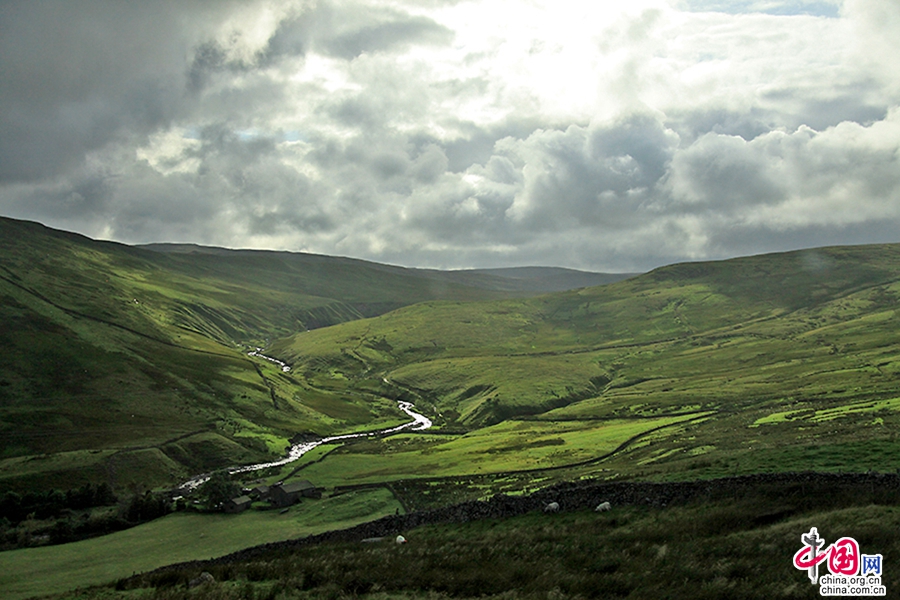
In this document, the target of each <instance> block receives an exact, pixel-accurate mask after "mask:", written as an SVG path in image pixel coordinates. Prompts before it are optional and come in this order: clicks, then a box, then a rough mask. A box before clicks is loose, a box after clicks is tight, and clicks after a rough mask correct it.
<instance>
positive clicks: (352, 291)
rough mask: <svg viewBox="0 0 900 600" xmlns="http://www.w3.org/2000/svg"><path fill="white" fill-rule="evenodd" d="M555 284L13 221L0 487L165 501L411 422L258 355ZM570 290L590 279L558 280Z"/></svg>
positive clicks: (5, 270) (0, 221)
mask: <svg viewBox="0 0 900 600" xmlns="http://www.w3.org/2000/svg"><path fill="white" fill-rule="evenodd" d="M526 275H527V274H526ZM546 275H547V273H546V272H545V271H541V272H540V273H535V274H534V276H530V277H526V278H525V279H524V280H523V279H522V273H518V272H517V273H516V280H515V281H516V282H518V283H515V284H513V285H512V286H510V285H509V283H508V281H510V280H509V278H508V277H504V276H501V275H491V274H487V273H461V272H441V271H428V270H416V269H405V268H401V267H394V266H389V265H380V264H377V263H371V262H367V261H361V260H354V259H348V258H336V257H327V256H319V255H311V254H299V253H288V252H264V251H242V250H226V249H221V248H207V247H201V246H192V245H173V244H156V245H152V246H148V247H130V246H126V245H122V244H117V243H111V242H100V241H95V240H91V239H88V238H86V237H84V236H80V235H77V234H72V233H67V232H63V231H56V230H53V229H50V228H47V227H44V226H42V225H39V224H37V223H31V222H25V221H17V220H13V219H6V218H0V319H2V320H0V323H2V327H0V344H2V348H3V349H4V351H3V352H2V353H0V441H2V444H0V459H3V460H2V462H0V481H2V482H3V485H4V486H5V487H7V488H8V489H18V490H23V489H28V488H30V487H32V486H44V487H51V486H53V487H62V488H68V487H73V486H77V485H81V484H83V483H85V482H88V481H98V480H109V481H110V482H111V483H113V484H114V485H116V486H119V487H123V486H127V485H139V486H155V485H159V484H162V483H173V482H175V481H178V480H180V479H181V478H183V477H185V476H186V475H188V474H189V473H193V472H199V471H204V470H208V469H210V468H213V467H219V466H224V465H227V464H234V463H236V462H247V461H252V460H259V459H262V458H265V457H270V456H272V455H279V454H280V453H281V452H282V451H283V450H284V448H285V447H286V446H287V445H288V438H290V437H291V436H293V435H294V434H296V433H297V432H304V431H314V432H316V433H319V434H328V433H332V432H344V431H347V430H353V429H355V428H359V427H374V426H378V425H379V424H381V423H397V422H400V420H402V419H403V418H404V416H403V414H402V413H400V412H399V411H397V410H396V405H395V403H393V402H392V401H390V400H388V399H385V398H382V397H380V396H378V395H377V394H375V395H373V394H372V393H371V390H367V391H364V392H358V391H355V390H341V389H337V390H335V389H328V388H327V387H326V388H317V387H314V386H312V385H308V384H307V383H306V382H298V381H293V380H291V379H288V378H286V376H281V371H280V370H279V369H278V368H276V367H274V365H272V364H271V363H268V362H266V361H264V360H252V359H250V358H248V357H247V351H248V349H250V348H252V347H256V346H264V345H266V343H267V342H268V340H272V339H275V338H278V337H282V336H286V335H290V334H293V333H295V332H298V331H306V330H309V329H315V328H319V327H326V326H329V325H333V324H335V323H339V322H343V321H348V320H354V319H360V318H364V317H371V316H375V315H379V314H382V313H384V312H387V311H390V310H393V309H396V308H398V307H402V306H406V305H410V304H414V303H417V302H422V301H430V300H436V299H446V300H454V301H460V302H466V301H472V300H486V299H499V298H506V297H510V296H511V295H521V294H523V293H531V292H523V291H522V289H516V288H522V287H523V284H522V281H525V280H528V279H534V280H536V281H538V280H540V279H541V278H542V277H544V276H546ZM572 275H574V276H575V277H576V279H577V282H582V281H585V280H584V278H585V277H591V276H592V275H591V274H586V273H581V272H571V273H569V272H553V273H552V276H553V278H554V281H556V282H557V283H558V280H559V278H560V277H561V276H562V277H567V276H572ZM593 276H600V275H599V274H594V275H593ZM535 285H536V286H537V287H538V288H541V286H542V285H543V284H541V283H540V281H538V283H536V284H535ZM526 287H527V286H526ZM37 475H40V477H37Z"/></svg>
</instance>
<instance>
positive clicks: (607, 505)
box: [594, 502, 612, 512]
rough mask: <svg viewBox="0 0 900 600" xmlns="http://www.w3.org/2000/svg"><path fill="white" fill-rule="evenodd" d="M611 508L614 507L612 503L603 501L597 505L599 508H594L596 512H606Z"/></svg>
mask: <svg viewBox="0 0 900 600" xmlns="http://www.w3.org/2000/svg"><path fill="white" fill-rule="evenodd" d="M611 508H612V505H611V504H610V503H609V502H601V503H600V504H598V505H597V508H595V509H594V510H595V511H596V512H606V511H608V510H609V509H611Z"/></svg>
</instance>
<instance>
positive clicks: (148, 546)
mask: <svg viewBox="0 0 900 600" xmlns="http://www.w3.org/2000/svg"><path fill="white" fill-rule="evenodd" d="M399 508H400V504H399V503H398V502H397V501H396V500H395V499H394V497H393V496H392V495H391V493H390V492H389V491H387V490H385V489H374V490H360V491H356V492H349V493H346V494H343V495H340V496H336V497H333V498H323V499H321V500H304V501H303V502H302V503H301V504H299V505H296V506H294V507H293V508H291V510H290V511H289V512H288V513H287V514H281V512H280V511H277V510H267V511H257V510H250V511H246V512H244V513H241V514H238V515H221V514H220V515H203V514H195V513H194V514H192V513H176V514H172V515H169V516H167V517H164V518H162V519H158V520H156V521H152V522H150V523H146V524H144V525H139V526H137V527H134V528H132V529H128V530H125V531H121V532H118V533H113V534H110V535H106V536H104V537H101V538H95V539H90V540H84V541H80V542H74V543H70V544H64V545H60V546H48V547H42V548H28V549H23V550H12V551H7V552H0V592H2V596H3V597H4V598H6V599H8V600H14V599H16V598H26V597H29V596H33V595H36V594H48V593H54V592H60V591H64V590H69V589H73V588H75V587H81V586H88V585H96V584H99V583H103V582H106V581H110V580H113V579H118V578H121V577H127V576H130V575H132V573H141V572H144V571H150V570H152V569H155V568H157V567H160V566H163V565H167V564H171V563H174V562H181V561H189V560H202V559H207V558H213V557H216V556H221V555H223V554H227V553H229V552H234V551H236V550H240V549H242V548H246V547H247V546H252V545H257V544H264V543H267V542H275V541H280V540H286V539H291V538H295V537H301V536H306V535H312V534H316V533H321V532H323V531H327V530H330V529H340V528H345V527H351V526H353V525H356V524H358V523H360V522H363V521H368V520H370V519H372V518H377V517H379V516H383V515H388V514H394V512H395V511H396V510H397V509H399Z"/></svg>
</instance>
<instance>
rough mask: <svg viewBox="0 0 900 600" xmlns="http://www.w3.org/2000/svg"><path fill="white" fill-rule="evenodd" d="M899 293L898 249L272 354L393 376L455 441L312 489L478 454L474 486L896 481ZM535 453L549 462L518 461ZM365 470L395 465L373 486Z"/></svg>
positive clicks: (340, 330) (321, 471)
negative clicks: (797, 478)
mask: <svg viewBox="0 0 900 600" xmlns="http://www.w3.org/2000/svg"><path fill="white" fill-rule="evenodd" d="M898 293H900V245H881V246H860V247H847V248H824V249H819V250H810V251H801V252H793V253H786V254H776V255H766V256H756V257H749V258H741V259H735V260H729V261H722V262H713V263H691V264H682V265H674V266H671V267H665V268H661V269H658V270H656V271H653V272H651V273H648V274H646V275H643V276H639V277H636V278H633V279H630V280H627V281H623V282H619V283H614V284H611V285H607V286H604V287H595V288H588V289H583V290H578V291H574V292H566V293H560V294H553V295H547V296H541V297H536V298H532V299H519V300H507V301H501V302H492V303H466V304H463V303H454V302H429V303H423V304H418V305H415V306H411V307H407V308H404V309H401V310H398V311H395V312H392V313H390V314H387V315H383V316H381V317H378V318H374V319H367V320H361V321H355V322H353V323H346V324H343V325H340V326H337V327H332V328H328V329H324V330H320V331H314V332H309V333H302V334H297V335H295V336H293V337H291V338H288V339H285V340H280V341H279V342H277V343H276V344H275V345H274V347H273V349H272V351H273V353H274V354H276V355H277V356H280V357H282V358H283V359H284V360H287V361H288V362H290V363H292V364H294V366H295V370H296V371H297V372H298V373H302V374H303V375H304V376H305V377H307V378H319V379H323V378H327V377H329V373H330V374H331V375H330V376H331V377H334V378H340V381H342V382H345V386H346V387H347V388H348V389H353V388H354V382H355V381H370V380H372V379H373V378H378V377H382V378H385V379H386V380H387V381H390V382H391V383H392V384H393V385H395V386H396V387H397V388H398V389H402V390H405V391H406V393H408V394H410V395H411V396H412V397H414V398H418V399H419V400H418V403H417V405H418V406H419V407H420V408H424V407H431V410H432V411H433V414H434V415H435V417H436V422H437V424H438V425H439V427H440V428H441V429H443V430H444V431H445V432H448V433H453V432H455V433H458V434H460V435H459V436H456V437H450V438H448V437H447V436H446V435H444V436H438V435H433V436H430V437H429V436H418V437H415V440H413V439H412V438H413V437H414V436H404V437H405V438H406V441H404V437H399V438H391V439H389V440H383V441H379V442H371V443H369V444H367V445H360V446H359V447H357V446H351V447H349V448H347V449H345V450H342V451H340V452H336V453H333V454H332V455H331V456H329V457H328V459H326V460H325V461H323V462H321V463H318V464H317V465H315V466H313V467H311V468H310V469H309V470H307V474H308V475H309V476H311V477H312V476H316V477H323V478H328V477H329V476H331V477H332V478H337V477H340V478H342V479H346V480H360V481H368V480H371V479H372V478H373V477H378V478H382V479H384V478H391V477H396V478H407V477H416V476H436V475H439V474H440V471H441V469H438V468H436V467H434V466H433V464H434V461H435V460H438V459H437V458H436V457H440V456H442V455H443V456H448V457H449V456H454V452H455V450H454V449H455V448H456V447H458V446H465V445H467V444H469V443H474V442H476V441H477V440H481V439H488V440H491V444H493V445H492V446H490V447H487V448H485V449H484V456H483V457H482V460H480V461H476V462H475V463H473V464H477V465H478V469H477V471H478V472H490V471H494V472H503V473H506V472H510V471H521V470H526V469H534V468H549V467H564V466H566V465H573V466H572V468H571V469H569V470H566V471H564V472H563V474H559V475H554V476H559V477H577V476H584V475H596V474H604V476H613V475H620V476H626V475H627V476H634V475H639V476H645V477H666V478H673V477H674V478H682V477H696V476H711V475H724V474H735V473H744V472H759V471H771V470H805V469H820V470H841V469H845V470H866V469H876V470H877V469H891V470H893V469H894V468H897V467H900V443H898V441H897V436H896V431H897V428H896V426H897V425H898V424H900V420H898V416H900V413H898V410H900V340H898V339H897V336H896V332H897V331H898V325H900V319H898V315H897V312H896V307H897V302H898ZM659 419H669V420H670V422H669V423H668V425H666V424H664V423H661V422H660V421H658V420H659ZM628 423H631V424H632V426H631V427H626V425H627V424H628ZM660 425H666V426H664V427H659V426H660ZM657 428H658V430H655V429H657ZM575 430H577V431H579V432H580V433H579V435H578V436H574V434H571V433H566V432H571V431H575ZM651 430H655V431H651ZM615 431H621V433H619V434H618V435H615V434H614V432H615ZM641 431H643V432H644V435H641V434H640V432H641ZM461 434H465V435H461ZM610 436H611V437H610ZM603 440H608V441H607V442H604V441H603ZM629 440H630V443H629V444H627V447H625V448H622V449H621V451H619V452H616V453H613V455H611V456H608V457H603V455H604V454H606V453H607V452H608V450H609V449H610V445H611V446H612V447H615V446H617V445H618V443H619V442H626V441H629ZM404 444H406V446H404ZM529 444H531V445H533V447H540V448H541V449H542V450H541V452H539V453H538V454H539V456H536V455H535V454H534V452H532V453H530V454H529V453H528V452H523V450H524V449H525V448H528V447H529ZM360 453H368V454H370V455H377V456H391V457H392V459H391V461H390V465H387V464H386V465H384V466H383V468H382V469H380V470H375V471H373V469H372V468H371V465H372V464H373V463H372V461H371V460H369V461H363V460H362V459H361V458H356V457H355V456H354V455H355V454H360ZM526 457H530V458H526ZM591 457H594V458H596V459H597V460H595V461H593V462H591V461H590V458H591ZM601 457H602V460H600V459H601ZM376 462H377V461H376ZM384 462H387V460H385V461H384ZM438 462H439V460H438ZM585 462H587V463H588V464H582V463H585ZM364 464H365V465H366V466H363V465H364Z"/></svg>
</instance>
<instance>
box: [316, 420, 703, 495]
mask: <svg viewBox="0 0 900 600" xmlns="http://www.w3.org/2000/svg"><path fill="white" fill-rule="evenodd" d="M687 418H688V417H684V416H680V417H679V416H675V417H663V418H657V419H640V420H613V421H605V422H596V421H590V422H575V421H568V422H547V421H504V422H503V423H501V424H499V425H494V426H492V427H486V428H483V429H479V430H476V431H473V432H471V433H468V434H465V435H459V436H447V435H434V436H429V435H427V434H405V435H397V436H392V437H389V438H385V439H376V440H365V441H359V442H355V443H353V444H348V445H346V446H345V447H343V448H340V449H338V450H336V451H334V452H332V453H331V454H329V455H328V456H327V457H326V458H325V459H324V460H322V461H321V462H317V463H315V464H311V465H310V466H308V467H307V468H305V469H304V470H303V471H302V476H303V477H304V478H307V479H310V480H312V481H317V482H321V484H322V485H325V486H335V485H353V484H361V483H377V482H381V481H392V480H397V479H414V478H420V477H425V478H429V477H450V478H452V477H457V476H465V475H482V474H489V473H505V472H510V471H532V470H541V469H547V468H555V467H564V466H566V465H570V464H574V463H581V462H585V461H590V460H592V459H596V458H598V457H601V456H603V455H605V454H609V453H612V452H613V450H615V449H616V448H617V447H619V446H620V445H622V444H624V443H625V442H627V441H628V440H629V439H631V438H634V437H635V436H638V435H640V434H642V433H645V432H647V431H650V430H652V429H656V428H659V427H665V426H668V425H673V424H676V423H679V422H680V421H684V420H686V419H687Z"/></svg>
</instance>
